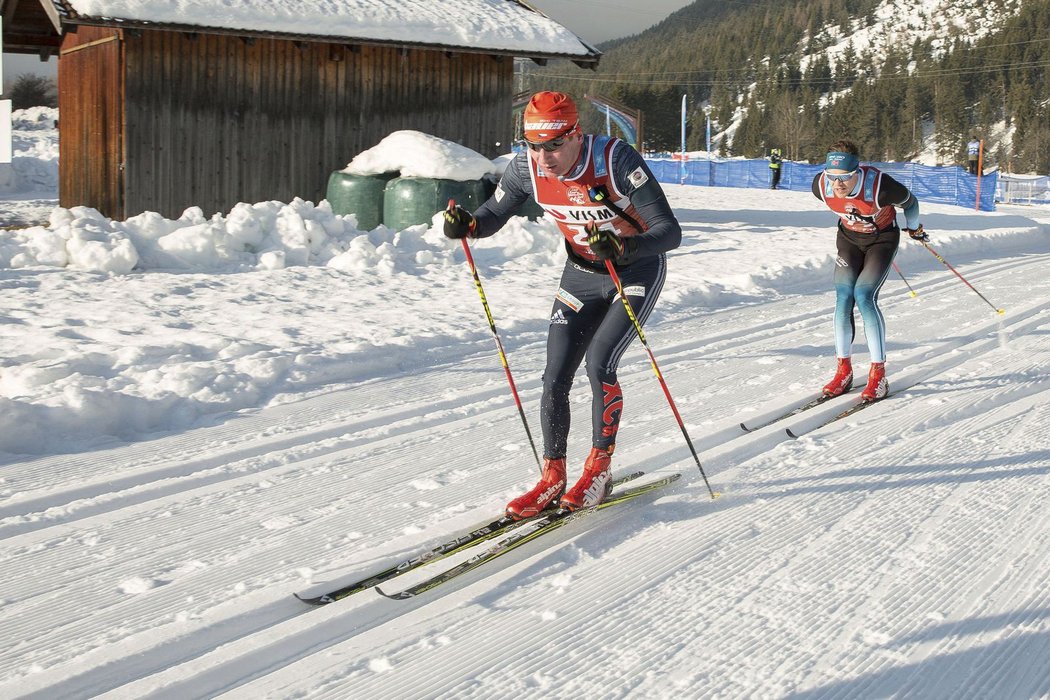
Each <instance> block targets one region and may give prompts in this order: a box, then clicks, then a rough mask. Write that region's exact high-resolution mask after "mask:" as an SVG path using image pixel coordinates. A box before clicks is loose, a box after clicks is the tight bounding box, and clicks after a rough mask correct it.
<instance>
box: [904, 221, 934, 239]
mask: <svg viewBox="0 0 1050 700" xmlns="http://www.w3.org/2000/svg"><path fill="white" fill-rule="evenodd" d="M904 232H905V233H907V234H908V235H909V236H911V237H912V240H916V241H921V242H923V243H926V242H927V241H929V240H930V237H929V236H928V235H926V231H924V230H923V228H922V224H919V226H918V228H906V229H904Z"/></svg>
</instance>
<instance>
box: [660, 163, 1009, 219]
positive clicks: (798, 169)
mask: <svg viewBox="0 0 1050 700" xmlns="http://www.w3.org/2000/svg"><path fill="white" fill-rule="evenodd" d="M645 162H646V164H647V165H648V166H649V169H650V170H652V171H653V175H654V176H655V177H656V179H657V180H658V181H659V182H664V183H668V184H673V185H678V184H682V185H701V186H706V187H748V188H753V189H763V188H768V187H769V185H770V182H771V180H770V171H769V161H767V160H765V159H749V160H689V161H687V162H686V163H684V164H682V163H681V162H680V161H678V160H663V159H661V160H655V159H653V160H650V159H646V161H645ZM865 164H866V165H873V166H875V167H876V168H878V169H879V170H881V171H882V172H884V173H888V174H889V175H891V176H893V179H894V180H897V181H898V182H899V183H901V184H902V185H904V186H905V187H907V188H908V189H909V190H911V191H912V193H913V194H914V195H915V196H916V197H918V199H919V202H937V203H940V204H955V205H958V206H961V207H970V208H971V209H972V208H974V205H975V203H976V199H977V176H976V175H971V174H970V173H968V172H967V171H966V170H965V169H964V168H961V167H959V166H956V165H950V166H932V165H919V164H918V163H865ZM683 165H684V170H683ZM823 169H824V166H823V164H820V165H810V164H808V163H797V162H795V161H789V160H785V161H783V162H782V163H781V164H780V171H781V175H780V184H779V185H778V187H779V189H782V190H795V191H796V192H808V191H809V190H810V188H811V187H812V186H813V177H814V176H815V175H816V174H817V173H819V172H820V171H821V170H823ZM998 177H999V173H998V172H994V173H990V174H988V175H983V176H982V177H981V203H980V207H979V208H980V210H981V211H995V191H996V185H997V180H998Z"/></svg>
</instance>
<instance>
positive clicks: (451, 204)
mask: <svg viewBox="0 0 1050 700" xmlns="http://www.w3.org/2000/svg"><path fill="white" fill-rule="evenodd" d="M455 208H456V200H454V199H450V200H448V211H452V210H454V209H455ZM460 241H461V242H462V243H463V252H464V253H466V254H467V264H469V265H470V274H471V275H473V277H474V287H475V288H476V289H477V290H478V296H479V297H481V305H482V306H483V307H484V308H485V318H487V319H488V321H489V329H490V330H491V331H492V339H493V340H495V341H496V350H497V351H498V352H499V359H500V362H502V363H503V371H504V372H505V373H506V375H507V383H508V384H510V393H511V394H513V395H514V403H515V404H517V406H518V415H519V416H521V424H522V425H524V426H525V434H526V435H527V436H528V437H529V446H531V447H532V456H533V457H535V458H536V466H537V467H539V469H540V474H541V475H542V474H543V462H542V461H541V460H540V453H539V452H537V451H536V441H535V440H533V439H532V431H531V430H529V421H528V420H527V419H526V418H525V409H524V408H522V405H521V398H520V397H519V396H518V388H517V387H516V386H514V377H513V376H511V373H510V364H508V363H507V353H505V352H504V351H503V343H502V342H501V341H500V339H499V332H498V331H497V330H496V322H495V321H494V320H493V319H492V310H491V309H489V302H488V299H486V298H485V290H484V288H483V287H482V286H481V277H479V276H478V268H477V266H476V265H475V264H474V256H473V255H471V254H470V246H469V245H467V239H466V238H461V239H460Z"/></svg>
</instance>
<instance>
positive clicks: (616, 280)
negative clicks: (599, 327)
mask: <svg viewBox="0 0 1050 700" xmlns="http://www.w3.org/2000/svg"><path fill="white" fill-rule="evenodd" d="M587 194H588V195H589V196H590V198H591V199H592V200H593V201H595V202H601V203H602V204H604V205H605V206H607V207H609V209H611V210H612V211H613V212H614V213H615V214H616V215H618V216H619V217H620V218H622V219H623V220H624V221H626V222H627V223H629V224H630V225H631V226H633V227H634V229H635V230H636V231H638V233H641V232H642V227H641V225H640V224H639V223H638V222H637V221H635V220H634V218H633V217H632V216H631V215H630V214H628V213H627V212H625V211H624V210H623V208H622V207H620V206H619V205H618V204H616V202H614V201H612V200H611V199H609V190H607V189H606V188H605V187H604V186H596V187H589V188H588V189H587ZM593 227H594V229H597V228H598V227H597V225H596V224H594V225H593ZM585 230H586V227H585ZM605 269H606V270H608V271H609V277H611V278H612V281H613V284H615V285H616V291H617V292H619V294H620V301H622V302H623V308H625V309H626V310H627V317H628V318H630V319H631V323H633V324H634V330H635V332H636V333H638V340H640V341H642V347H644V348H645V351H646V352H647V353H649V364H650V365H652V367H653V373H654V374H655V375H656V378H657V379H658V380H659V381H660V388H661V389H663V390H664V396H666V397H667V403H668V404H670V406H671V413H673V414H674V417H675V420H677V421H678V427H679V428H681V430H682V436H683V437H684V438H685V444H687V445H689V451H690V452H692V453H693V459H694V460H696V468H697V469H699V470H700V476H702V477H703V478H704V485H705V486H707V492H708V493H710V494H711V498H716V497H717V495H718V494H716V493H715V492H714V490H713V489H712V488H711V482H709V481H708V480H707V474H706V473H704V467H703V465H702V464H700V457H699V456H698V455H697V454H696V448H695V447H693V441H692V440H691V439H690V438H689V431H688V430H686V429H685V421H683V420H682V415H681V414H680V413H679V412H678V406H676V405H675V403H674V399H673V398H671V390H670V389H668V388H667V382H665V381H664V376H663V374H661V373H660V366H659V365H657V364H656V356H655V355H653V351H652V350H651V349H650V348H649V343H648V342H647V341H646V340H645V333H643V332H642V324H640V323H638V318H637V317H636V316H635V315H634V309H632V308H631V302H629V301H627V295H626V294H624V293H623V285H622V284H621V283H620V276H619V275H618V274H616V268H614V267H613V264H612V261H610V260H606V261H605Z"/></svg>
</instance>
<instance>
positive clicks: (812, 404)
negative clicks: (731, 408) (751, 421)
mask: <svg viewBox="0 0 1050 700" xmlns="http://www.w3.org/2000/svg"><path fill="white" fill-rule="evenodd" d="M833 398H835V397H834V396H828V395H827V394H821V395H820V396H818V397H816V398H814V399H808V400H807V401H804V402H802V403H800V404H798V405H795V406H792V407H791V408H789V409H788V410H787V411H785V412H784V413H781V414H780V415H779V416H777V417H775V418H770V419H769V420H767V421H764V422H762V423H759V424H758V425H747V424H746V423H741V424H740V427H741V428H742V429H743V430H744V432H747V433H753V432H754V431H756V430H761V429H762V428H765V427H766V426H767V425H773V424H774V423H777V422H779V421H782V420H784V419H785V418H791V417H792V416H797V415H798V414H800V413H802V412H803V411H808V410H809V409H811V408H816V407H817V406H819V405H820V404H822V403H824V402H825V401H829V400H831V399H833Z"/></svg>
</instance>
